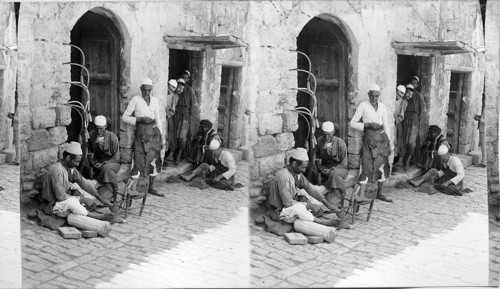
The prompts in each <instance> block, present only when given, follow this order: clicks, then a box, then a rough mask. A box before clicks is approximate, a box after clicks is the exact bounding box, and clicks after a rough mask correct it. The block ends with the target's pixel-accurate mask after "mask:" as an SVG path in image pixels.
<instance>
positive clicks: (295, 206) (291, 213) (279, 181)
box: [268, 148, 343, 226]
mask: <svg viewBox="0 0 500 289" xmlns="http://www.w3.org/2000/svg"><path fill="white" fill-rule="evenodd" d="M308 163H309V157H308V155H307V151H306V150H305V149H304V148H296V149H294V150H293V151H292V153H291V156H290V159H289V164H288V165H287V166H286V167H285V168H283V169H281V170H280V171H279V172H278V173H277V174H276V176H275V177H274V179H273V180H272V181H271V185H270V188H269V197H268V203H269V205H270V206H271V207H272V208H273V209H275V210H276V211H277V213H278V214H279V218H280V219H281V220H283V221H284V222H287V223H293V222H294V221H295V220H296V219H300V220H306V221H311V222H315V223H318V224H322V225H325V226H333V225H334V220H323V219H318V218H316V217H314V215H313V214H312V213H311V212H310V211H309V210H308V209H309V208H310V206H311V203H310V202H300V201H297V199H298V198H299V197H300V196H301V195H305V194H304V193H302V190H305V191H306V192H307V193H308V194H309V195H310V196H311V197H312V198H314V199H316V200H318V201H319V202H321V203H323V204H324V205H325V206H326V207H327V208H328V209H330V210H332V211H334V212H336V213H337V215H339V217H341V219H343V218H342V214H343V213H342V212H340V210H339V209H338V208H337V207H336V206H335V205H334V204H332V203H330V202H328V201H327V200H326V198H325V196H324V195H323V194H322V193H321V191H324V190H320V189H319V188H321V187H320V186H314V185H312V184H311V183H309V181H308V180H307V178H306V177H305V176H304V175H303V173H304V172H305V170H306V168H307V165H308ZM341 226H343V224H341Z"/></svg>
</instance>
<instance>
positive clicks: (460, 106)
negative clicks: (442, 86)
mask: <svg viewBox="0 0 500 289" xmlns="http://www.w3.org/2000/svg"><path fill="white" fill-rule="evenodd" d="M466 78H467V73H460V72H451V78H450V94H449V102H448V112H447V113H446V116H447V117H448V121H447V126H446V127H447V130H446V140H447V141H448V142H449V143H450V144H451V151H450V152H452V153H459V144H460V132H461V129H460V125H461V120H462V113H463V112H464V110H465V104H464V103H463V101H464V95H465V94H466V87H465V86H466Z"/></svg>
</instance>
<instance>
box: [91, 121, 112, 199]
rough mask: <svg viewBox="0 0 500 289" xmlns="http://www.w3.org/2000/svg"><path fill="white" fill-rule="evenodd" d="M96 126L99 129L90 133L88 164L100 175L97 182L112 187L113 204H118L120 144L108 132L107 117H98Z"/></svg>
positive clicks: (95, 122)
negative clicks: (117, 176) (117, 175)
mask: <svg viewBox="0 0 500 289" xmlns="http://www.w3.org/2000/svg"><path fill="white" fill-rule="evenodd" d="M94 124H95V126H96V128H97V129H96V130H93V131H91V132H90V139H89V153H90V154H89V158H88V162H89V165H90V166H92V167H93V168H94V170H95V171H94V173H98V176H97V178H96V179H97V181H99V183H101V184H110V185H111V188H112V190H113V202H116V196H117V194H118V180H117V179H116V174H117V173H118V171H119V170H120V142H119V140H118V137H117V136H116V135H115V134H114V133H113V132H111V131H109V130H106V128H107V121H106V117H105V116H103V115H98V116H96V117H95V119H94Z"/></svg>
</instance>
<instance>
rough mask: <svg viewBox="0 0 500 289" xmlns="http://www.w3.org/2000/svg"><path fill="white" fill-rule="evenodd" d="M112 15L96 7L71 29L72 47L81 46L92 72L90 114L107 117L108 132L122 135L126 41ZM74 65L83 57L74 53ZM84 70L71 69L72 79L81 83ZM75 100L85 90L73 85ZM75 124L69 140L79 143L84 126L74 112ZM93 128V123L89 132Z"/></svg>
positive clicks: (72, 58) (71, 125)
mask: <svg viewBox="0 0 500 289" xmlns="http://www.w3.org/2000/svg"><path fill="white" fill-rule="evenodd" d="M116 22H117V20H116V18H114V16H113V15H112V13H110V12H109V11H105V10H103V9H102V8H95V9H92V10H89V11H87V12H86V13H85V14H83V15H82V16H81V17H80V18H79V19H78V21H77V22H76V23H75V25H74V27H73V29H72V30H71V44H74V45H76V46H78V47H80V48H81V49H82V50H83V52H84V54H85V66H86V67H87V69H88V70H89V72H90V84H89V91H90V112H91V114H92V117H95V116H96V115H104V116H106V117H107V119H108V123H109V125H108V129H109V130H110V131H113V132H114V133H115V134H116V135H117V136H120V133H119V132H120V127H119V125H120V94H121V90H122V87H121V86H122V85H123V83H124V82H125V81H124V80H123V71H124V69H125V67H123V63H124V60H123V59H122V57H123V53H122V50H123V47H124V39H123V35H122V32H121V29H119V24H118V25H117V23H116ZM71 62H74V63H81V62H82V59H81V54H80V53H79V52H78V51H77V50H76V49H72V50H71ZM80 73H81V68H80V67H78V66H72V67H71V80H72V81H79V79H80ZM70 95H71V100H78V101H81V100H82V96H83V95H84V92H83V90H82V89H81V88H80V87H78V86H76V85H72V86H71V88H70ZM71 118H72V122H71V124H70V125H69V126H68V127H67V130H68V140H69V141H72V140H77V139H78V132H79V128H80V126H81V118H80V116H79V114H78V113H77V112H76V111H75V110H72V113H71ZM91 129H92V124H91V127H90V128H89V130H91Z"/></svg>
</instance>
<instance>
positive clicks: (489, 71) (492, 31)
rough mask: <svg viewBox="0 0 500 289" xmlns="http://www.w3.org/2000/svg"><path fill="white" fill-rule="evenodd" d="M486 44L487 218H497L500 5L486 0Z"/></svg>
mask: <svg viewBox="0 0 500 289" xmlns="http://www.w3.org/2000/svg"><path fill="white" fill-rule="evenodd" d="M485 39H486V40H485V42H486V43H485V48H486V64H485V66H486V76H485V93H486V107H485V114H486V154H487V156H488V162H487V165H488V192H489V198H488V202H489V205H490V206H489V209H490V210H489V212H490V219H493V220H495V221H496V222H497V223H498V222H499V221H500V186H499V181H498V169H499V167H498V165H499V164H498V132H499V125H498V124H499V98H500V97H499V96H500V76H499V75H500V72H499V70H500V60H499V59H500V55H499V54H500V52H499V47H500V5H499V3H498V1H488V2H487V6H486V23H485Z"/></svg>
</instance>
